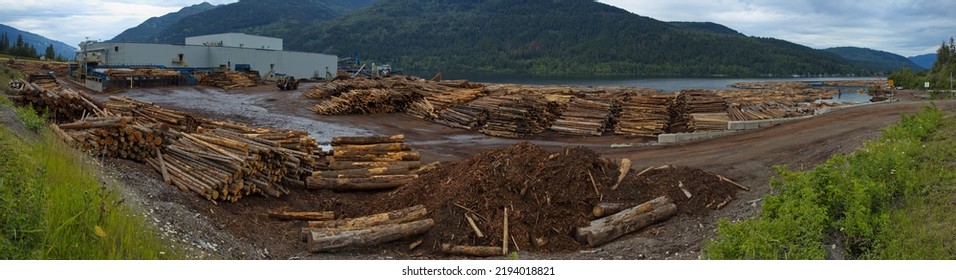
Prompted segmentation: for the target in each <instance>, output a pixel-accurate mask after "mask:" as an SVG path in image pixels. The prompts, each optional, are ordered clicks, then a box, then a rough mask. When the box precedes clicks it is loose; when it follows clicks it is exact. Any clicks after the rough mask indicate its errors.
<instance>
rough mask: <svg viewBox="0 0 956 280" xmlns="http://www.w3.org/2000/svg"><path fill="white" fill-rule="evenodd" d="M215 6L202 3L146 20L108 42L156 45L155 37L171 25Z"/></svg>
mask: <svg viewBox="0 0 956 280" xmlns="http://www.w3.org/2000/svg"><path fill="white" fill-rule="evenodd" d="M216 7H217V6H215V5H212V4H209V2H202V3H200V4H196V5H192V6H189V7H185V8H182V9H180V10H179V11H176V12H173V13H168V14H165V15H163V16H160V17H152V18H150V19H147V20H146V21H144V22H143V23H141V24H140V25H137V26H136V27H133V28H130V29H126V30H125V31H123V33H120V34H119V35H116V37H113V39H110V40H109V42H137V43H156V40H157V39H156V36H157V35H159V33H160V32H163V30H166V28H169V27H170V26H172V25H173V24H176V23H177V22H179V21H180V20H182V19H183V18H185V17H188V16H191V15H195V14H198V13H202V12H205V11H208V10H212V9H215V8H216Z"/></svg>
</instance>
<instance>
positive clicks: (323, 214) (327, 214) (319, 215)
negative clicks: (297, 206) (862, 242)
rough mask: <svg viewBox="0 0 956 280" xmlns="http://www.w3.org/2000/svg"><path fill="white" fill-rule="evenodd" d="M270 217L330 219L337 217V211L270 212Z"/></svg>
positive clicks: (312, 219) (313, 219)
mask: <svg viewBox="0 0 956 280" xmlns="http://www.w3.org/2000/svg"><path fill="white" fill-rule="evenodd" d="M269 217H272V218H276V219H280V220H293V221H328V220H332V219H335V212H332V211H320V212H275V213H269Z"/></svg>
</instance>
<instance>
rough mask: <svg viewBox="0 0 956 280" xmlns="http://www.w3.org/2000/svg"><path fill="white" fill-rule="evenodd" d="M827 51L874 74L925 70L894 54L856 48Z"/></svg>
mask: <svg viewBox="0 0 956 280" xmlns="http://www.w3.org/2000/svg"><path fill="white" fill-rule="evenodd" d="M825 51H828V52H832V53H835V54H837V55H839V56H841V57H843V58H845V59H846V60H848V61H850V63H851V64H853V65H856V66H857V67H860V68H864V69H867V70H870V71H873V72H884V73H889V72H893V71H897V70H900V69H903V68H910V69H913V70H923V69H924V68H923V67H922V66H920V65H918V64H916V63H913V61H910V60H909V59H907V58H905V57H903V56H901V55H898V54H894V53H888V52H885V51H878V50H872V49H867V48H856V47H838V48H829V49H825Z"/></svg>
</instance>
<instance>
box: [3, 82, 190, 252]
mask: <svg viewBox="0 0 956 280" xmlns="http://www.w3.org/2000/svg"><path fill="white" fill-rule="evenodd" d="M0 103H3V105H6V106H10V107H12V104H11V102H10V101H9V100H8V99H7V98H6V97H3V96H0ZM3 105H0V106H3ZM16 110H17V115H18V117H19V118H21V119H22V120H23V122H24V123H26V124H27V127H28V128H29V129H30V130H33V131H34V132H37V133H38V134H39V135H40V136H39V137H36V138H37V139H39V140H35V139H32V138H29V137H24V136H22V135H21V136H18V135H15V134H14V132H11V130H9V129H7V128H6V127H4V126H2V125H0V259H165V258H180V257H179V254H178V253H175V252H176V250H175V249H172V248H173V247H172V246H169V245H167V243H165V242H163V241H161V239H160V238H159V237H158V236H156V235H155V234H154V231H153V230H152V227H151V226H149V225H148V224H147V222H146V220H145V218H144V217H143V216H141V215H135V214H133V213H134V212H133V211H132V210H131V209H130V208H128V207H127V206H126V205H125V204H124V203H123V201H122V199H120V196H119V195H118V194H117V193H115V192H114V191H113V190H114V189H116V186H104V185H102V184H101V183H100V179H99V178H98V177H97V176H96V175H94V174H98V169H97V168H98V167H97V166H96V165H94V164H93V163H91V162H90V159H89V157H87V156H84V155H83V154H82V153H80V152H78V151H76V150H73V149H71V148H69V147H67V146H66V145H65V144H63V143H62V142H61V141H59V140H58V139H56V137H54V136H53V135H52V133H51V132H49V131H48V129H47V128H46V127H45V124H44V123H45V121H44V120H43V118H42V117H40V116H37V115H36V113H35V112H33V111H32V110H31V109H19V108H18V109H16Z"/></svg>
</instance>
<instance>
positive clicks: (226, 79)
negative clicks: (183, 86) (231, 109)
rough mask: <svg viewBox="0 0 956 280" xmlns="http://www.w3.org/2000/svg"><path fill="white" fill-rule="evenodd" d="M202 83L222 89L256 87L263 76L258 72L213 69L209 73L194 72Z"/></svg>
mask: <svg viewBox="0 0 956 280" xmlns="http://www.w3.org/2000/svg"><path fill="white" fill-rule="evenodd" d="M193 76H195V77H196V79H198V80H199V84H200V85H204V86H211V87H217V88H221V89H226V90H228V89H235V88H245V87H254V86H257V85H259V83H260V82H261V81H262V78H261V77H259V73H256V72H236V71H231V70H227V71H213V72H209V73H200V72H196V73H193Z"/></svg>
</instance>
